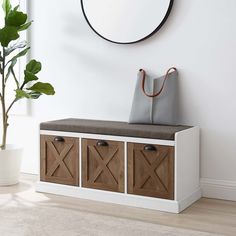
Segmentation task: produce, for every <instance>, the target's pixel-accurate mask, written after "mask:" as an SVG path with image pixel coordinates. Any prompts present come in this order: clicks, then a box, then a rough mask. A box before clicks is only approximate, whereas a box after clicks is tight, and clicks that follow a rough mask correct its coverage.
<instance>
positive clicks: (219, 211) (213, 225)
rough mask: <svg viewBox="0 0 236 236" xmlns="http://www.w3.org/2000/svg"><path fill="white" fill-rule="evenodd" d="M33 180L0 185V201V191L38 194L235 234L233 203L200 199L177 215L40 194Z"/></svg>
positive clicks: (120, 213) (129, 215) (121, 214)
mask: <svg viewBox="0 0 236 236" xmlns="http://www.w3.org/2000/svg"><path fill="white" fill-rule="evenodd" d="M36 181H37V177H36V176H33V175H22V177H21V183H20V184H18V185H15V186H13V187H7V188H6V187H4V188H0V200H1V194H2V196H4V194H16V193H18V192H19V193H20V192H21V193H22V192H24V196H25V197H26V198H27V194H28V195H29V196H28V198H29V199H32V201H33V200H35V198H37V197H39V196H40V197H41V198H42V196H43V197H45V199H46V201H49V202H52V203H57V204H60V205H62V206H63V207H66V208H73V209H78V210H82V211H86V212H95V213H97V214H105V215H111V216H115V217H122V218H129V219H135V220H140V221H146V222H151V223H156V224H161V225H167V226H174V227H179V228H186V229H193V230H199V231H205V232H210V233H217V234H223V235H232V236H236V202H230V201H222V200H216V199H207V198H202V199H200V200H199V201H198V202H196V203H195V204H193V205H192V206H191V207H189V208H188V209H186V210H185V211H183V212H182V213H181V214H171V213H165V212H159V211H152V210H146V209H139V208H133V207H126V206H120V205H115V204H106V203H99V202H94V201H88V200H82V199H74V198H68V197H63V196H56V195H51V194H43V195H42V194H39V193H34V183H35V182H36ZM31 195H32V196H31ZM0 202H1V201H0Z"/></svg>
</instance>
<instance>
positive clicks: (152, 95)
mask: <svg viewBox="0 0 236 236" xmlns="http://www.w3.org/2000/svg"><path fill="white" fill-rule="evenodd" d="M171 70H174V71H177V69H176V68H175V67H171V68H170V69H168V70H167V72H166V75H165V78H164V80H163V83H162V86H161V88H160V90H159V91H158V92H156V93H154V94H148V93H147V92H146V91H145V80H146V72H145V70H143V69H140V70H139V71H140V72H142V73H143V79H142V90H143V93H144V94H145V95H146V96H148V97H150V98H154V97H157V96H159V95H160V94H161V92H162V90H163V89H164V86H165V83H166V80H167V79H168V78H169V74H170V71H171Z"/></svg>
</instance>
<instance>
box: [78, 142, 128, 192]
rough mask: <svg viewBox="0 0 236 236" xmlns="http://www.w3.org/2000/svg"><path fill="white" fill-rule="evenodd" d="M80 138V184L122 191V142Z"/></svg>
mask: <svg viewBox="0 0 236 236" xmlns="http://www.w3.org/2000/svg"><path fill="white" fill-rule="evenodd" d="M97 141H98V140H94V139H82V186H83V187H88V188H95V189H101V190H108V191H115V192H124V143H123V142H115V141H106V142H107V144H108V145H107V146H98V145H97Z"/></svg>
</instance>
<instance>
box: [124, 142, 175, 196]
mask: <svg viewBox="0 0 236 236" xmlns="http://www.w3.org/2000/svg"><path fill="white" fill-rule="evenodd" d="M147 149H149V150H147ZM153 149H154V150H153ZM128 193H130V194H137V195H144V196H150V197H158V198H165V199H174V147H169V146H162V145H145V144H134V143H128Z"/></svg>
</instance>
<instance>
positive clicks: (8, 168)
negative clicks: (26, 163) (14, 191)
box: [0, 145, 23, 186]
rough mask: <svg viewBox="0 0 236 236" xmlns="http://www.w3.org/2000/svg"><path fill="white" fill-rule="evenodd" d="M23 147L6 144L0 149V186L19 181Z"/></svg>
mask: <svg viewBox="0 0 236 236" xmlns="http://www.w3.org/2000/svg"><path fill="white" fill-rule="evenodd" d="M22 156H23V148H20V147H17V146H16V145H7V146H6V149H5V150H1V149H0V186H8V185H13V184H17V183H18V182H19V176H20V167H21V160H22Z"/></svg>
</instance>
